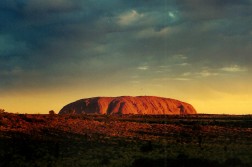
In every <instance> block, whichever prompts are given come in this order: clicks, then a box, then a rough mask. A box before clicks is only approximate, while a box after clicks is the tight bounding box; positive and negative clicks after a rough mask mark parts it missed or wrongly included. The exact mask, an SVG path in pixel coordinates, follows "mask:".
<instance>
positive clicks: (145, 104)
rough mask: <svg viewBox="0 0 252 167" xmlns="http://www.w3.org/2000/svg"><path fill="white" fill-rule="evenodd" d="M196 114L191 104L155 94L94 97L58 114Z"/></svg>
mask: <svg viewBox="0 0 252 167" xmlns="http://www.w3.org/2000/svg"><path fill="white" fill-rule="evenodd" d="M70 113H76V114H81V113H98V114H196V113H197V112H196V110H195V109H194V108H193V106H192V105H190V104H188V103H185V102H181V101H179V100H175V99H170V98H163V97H155V96H136V97H132V96H121V97H94V98H88V99H81V100H78V101H76V102H73V103H70V104H68V105H66V106H64V107H63V108H62V109H61V110H60V112H59V114H70Z"/></svg>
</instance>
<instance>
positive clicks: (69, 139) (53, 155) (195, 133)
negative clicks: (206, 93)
mask: <svg viewBox="0 0 252 167" xmlns="http://www.w3.org/2000/svg"><path fill="white" fill-rule="evenodd" d="M0 148H1V149H0V166H15V167H17V166H39V167H40V166H41V167H44V166H45V167H47V166H93V167H96V166H107V167H112V166H122V167H123V166H125V167H135V166H138V167H141V166H145V167H150V166H155V167H156V166H161V167H164V166H176V167H179V166H196V167H197V166H206V167H207V166H216V167H219V166H224V167H225V166H228V167H230V166H244V167H245V166H246V167H247V166H252V159H251V157H252V117H251V115H244V116H233V115H186V116H179V115H88V114H81V115H78V114H69V115H57V114H48V115H42V114H34V115H31V114H10V113H6V112H4V113H0Z"/></svg>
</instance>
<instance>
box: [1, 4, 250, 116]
mask: <svg viewBox="0 0 252 167" xmlns="http://www.w3.org/2000/svg"><path fill="white" fill-rule="evenodd" d="M251 20H252V0H239V1H237V0H221V1H220V0H177V1H176V0H160V1H158V2H157V1H151V0H138V1H125V0H107V1H97V0H93V1H89V0H87V1H82V0H54V1H52V0H43V1H42V0H2V1H0V108H3V109H5V110H6V111H9V112H19V113H48V111H49V110H51V109H53V110H55V111H56V112H58V111H59V110H60V109H61V108H62V107H63V106H64V105H66V104H68V103H70V102H73V101H76V100H78V99H81V98H88V97H95V96H124V95H130V96H140V95H149V96H161V97H168V98H173V99H178V100H181V101H184V102H187V103H190V104H192V105H193V106H194V107H195V109H196V110H197V112H198V113H209V114H223V113H224V114H251V113H252V103H251V99H252V89H251V83H252V75H251V69H252V55H251V53H252V22H251Z"/></svg>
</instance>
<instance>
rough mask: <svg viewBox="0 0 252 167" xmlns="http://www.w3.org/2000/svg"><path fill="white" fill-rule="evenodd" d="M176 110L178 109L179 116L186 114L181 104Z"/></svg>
mask: <svg viewBox="0 0 252 167" xmlns="http://www.w3.org/2000/svg"><path fill="white" fill-rule="evenodd" d="M178 108H179V109H180V115H185V114H186V113H185V107H184V106H183V105H182V104H181V105H180V106H179V107H178Z"/></svg>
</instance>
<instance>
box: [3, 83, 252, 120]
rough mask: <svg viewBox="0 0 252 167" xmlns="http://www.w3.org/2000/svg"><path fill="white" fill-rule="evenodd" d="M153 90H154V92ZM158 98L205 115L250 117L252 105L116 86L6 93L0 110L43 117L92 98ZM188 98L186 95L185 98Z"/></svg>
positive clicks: (238, 99) (244, 99)
mask: <svg viewBox="0 0 252 167" xmlns="http://www.w3.org/2000/svg"><path fill="white" fill-rule="evenodd" d="M154 88H155V89H154ZM124 95H128V96H139V95H140V96H142V95H150V96H160V97H167V98H173V99H178V100H181V101H184V102H187V103H190V104H192V105H193V106H194V107H195V109H196V110H197V112H198V113H206V114H236V115H240V114H250V113H251V109H252V104H251V102H250V100H249V99H251V98H252V97H251V96H249V95H246V94H244V95H229V94H225V93H220V92H219V93H209V92H208V93H206V92H202V91H201V92H198V93H193V90H190V89H187V90H183V91H181V89H169V88H168V87H167V88H164V87H156V86H153V87H149V89H147V87H142V86H141V87H137V86H135V87H130V88H128V89H124V90H123V89H121V87H120V86H118V87H116V86H115V87H113V88H111V89H97V88H86V89H83V88H80V87H76V89H72V88H70V89H65V90H64V91H63V90H61V89H58V90H55V91H52V90H51V91H48V92H45V91H40V92H36V93H33V92H23V93H20V94H18V93H10V94H9V95H5V96H3V98H1V99H0V100H1V108H3V109H5V110H6V111H7V112H13V113H28V114H37V113H40V114H47V113H48V112H49V110H54V111H55V112H56V113H58V111H59V110H60V109H61V108H62V107H63V106H64V105H66V104H68V103H70V102H73V101H76V100H79V99H81V98H89V97H96V96H124ZM188 95H190V96H188Z"/></svg>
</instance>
